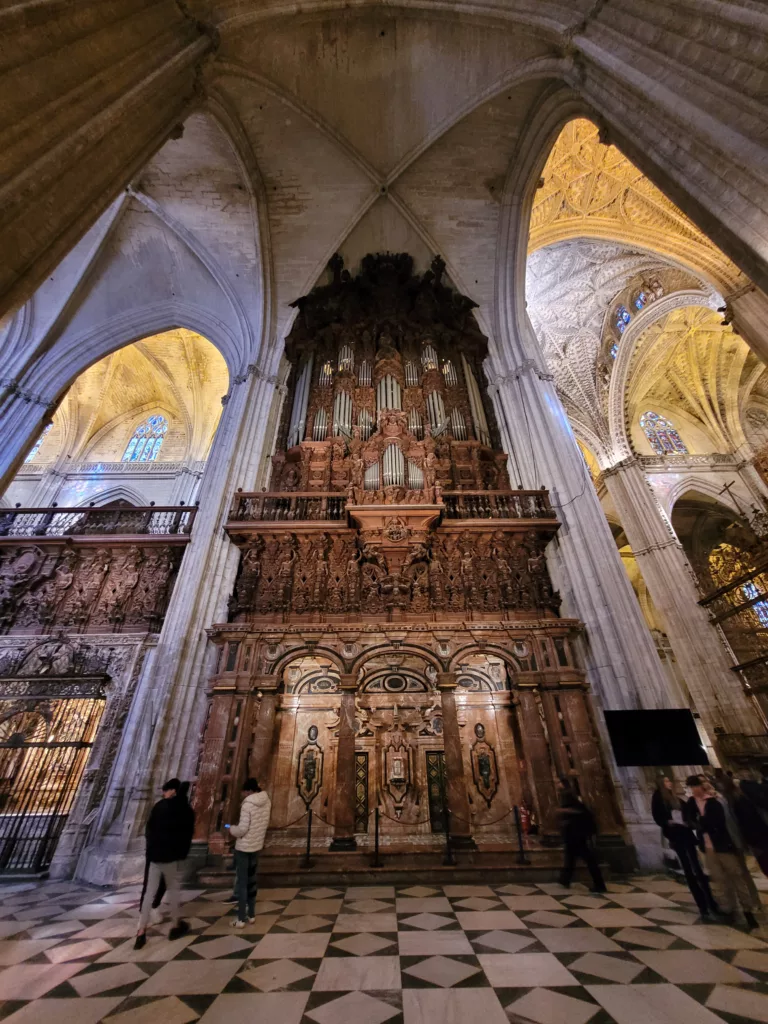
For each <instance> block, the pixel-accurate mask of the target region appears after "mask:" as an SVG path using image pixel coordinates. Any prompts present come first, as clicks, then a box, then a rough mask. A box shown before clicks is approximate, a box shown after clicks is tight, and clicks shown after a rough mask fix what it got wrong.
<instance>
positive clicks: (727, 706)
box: [603, 458, 764, 743]
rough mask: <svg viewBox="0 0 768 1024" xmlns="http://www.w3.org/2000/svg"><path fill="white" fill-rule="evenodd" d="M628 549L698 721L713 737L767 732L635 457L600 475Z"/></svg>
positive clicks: (675, 537) (668, 522)
mask: <svg viewBox="0 0 768 1024" xmlns="http://www.w3.org/2000/svg"><path fill="white" fill-rule="evenodd" d="M603 479H604V480H605V486H606V488H607V489H608V493H609V494H610V496H611V498H612V499H613V502H614V505H615V507H616V511H617V513H618V515H619V519H620V521H621V525H622V526H623V527H624V531H625V533H626V535H627V540H628V541H629V543H630V546H631V548H632V553H633V554H634V556H635V559H636V560H637V564H638V567H639V569H640V572H641V573H642V574H643V579H644V580H645V583H646V585H647V587H648V592H649V593H650V595H651V598H652V599H653V603H654V605H655V606H656V608H657V609H658V612H659V615H660V616H661V617H662V620H663V622H664V628H665V632H666V634H667V636H668V637H669V642H670V644H671V645H672V650H673V651H674V652H675V658H676V659H677V663H678V665H679V666H680V669H681V671H682V673H683V676H684V677H685V682H686V684H687V686H688V690H689V692H690V694H691V697H692V699H693V703H694V705H695V709H696V711H697V712H698V713H699V715H700V717H701V722H702V725H703V726H704V728H705V729H706V730H707V732H708V734H709V736H710V738H711V739H712V741H713V742H715V743H716V742H717V736H718V734H722V733H723V732H725V733H729V734H737V735H738V734H740V735H748V736H749V735H757V734H760V735H763V733H764V729H763V728H762V725H761V723H760V720H759V718H758V715H757V712H756V711H755V709H754V707H753V705H752V702H751V700H750V699H749V697H748V696H747V695H746V693H745V692H744V689H743V687H742V684H741V681H740V680H739V678H738V676H737V675H736V674H735V673H734V672H732V671H731V665H732V660H731V658H730V656H729V654H728V652H727V651H726V648H725V646H724V644H723V642H722V640H721V639H720V636H719V635H718V633H717V631H716V630H715V629H714V627H713V626H712V625H711V624H710V622H709V619H708V617H707V613H706V612H705V611H704V609H703V608H701V607H700V605H699V604H698V600H699V593H698V590H697V587H696V584H695V577H694V574H693V570H692V569H691V566H690V563H689V562H688V559H687V558H686V556H685V553H684V552H683V549H682V546H681V544H680V542H679V540H678V539H677V536H676V534H675V532H674V530H673V529H672V524H671V523H670V521H669V519H668V518H667V516H666V514H665V513H664V511H663V509H662V508H661V506H660V505H659V503H658V501H657V500H656V496H655V494H654V493H653V490H652V488H651V486H650V484H649V483H648V480H647V479H646V476H645V473H644V471H643V468H642V466H641V465H640V464H639V463H638V461H637V460H636V459H634V458H630V459H625V460H624V461H623V462H620V463H618V464H617V465H616V466H612V467H611V468H610V469H607V470H605V471H604V472H603Z"/></svg>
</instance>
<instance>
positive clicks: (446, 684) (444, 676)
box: [437, 672, 458, 692]
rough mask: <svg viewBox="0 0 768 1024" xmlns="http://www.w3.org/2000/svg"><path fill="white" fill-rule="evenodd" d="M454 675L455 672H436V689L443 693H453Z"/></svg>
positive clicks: (454, 687) (454, 686) (455, 684)
mask: <svg viewBox="0 0 768 1024" xmlns="http://www.w3.org/2000/svg"><path fill="white" fill-rule="evenodd" d="M457 685H458V684H457V683H456V673H455V672H438V673H437V688H438V690H441V691H443V692H445V691H453V690H455V689H456V686H457Z"/></svg>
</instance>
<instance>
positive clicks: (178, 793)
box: [133, 779, 195, 949]
mask: <svg viewBox="0 0 768 1024" xmlns="http://www.w3.org/2000/svg"><path fill="white" fill-rule="evenodd" d="M194 828H195V812H194V811H193V810H192V808H191V807H190V806H189V801H188V800H187V796H186V789H185V788H183V787H182V783H181V782H180V781H179V780H178V779H169V780H168V782H166V783H165V785H164V786H163V798H162V800H158V802H157V803H156V804H155V806H154V807H153V808H152V811H151V813H150V815H149V820H148V821H147V828H146V836H147V860H148V861H149V873H148V876H147V887H146V892H145V895H144V899H143V900H142V902H141V915H140V917H139V931H138V934H137V936H136V941H135V943H134V947H133V948H134V949H142V948H143V947H144V945H145V944H146V941H147V934H146V933H147V925H148V924H149V917H150V912H151V909H152V897H153V895H154V894H155V893H156V892H157V888H158V885H159V884H160V880H161V879H163V880H164V881H165V884H166V887H167V892H168V903H169V906H170V912H171V931H170V933H169V936H168V937H169V938H170V939H171V940H173V939H180V938H181V937H182V935H185V934H186V933H187V932H188V931H189V925H188V924H187V922H186V921H182V920H181V919H180V918H179V885H180V881H181V862H182V861H183V860H186V858H187V856H188V854H189V849H190V847H191V845H192V833H193V832H194Z"/></svg>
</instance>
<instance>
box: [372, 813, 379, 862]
mask: <svg viewBox="0 0 768 1024" xmlns="http://www.w3.org/2000/svg"><path fill="white" fill-rule="evenodd" d="M372 866H373V867H374V868H380V867H381V861H380V860H379V808H378V807H376V808H375V809H374V812H373V865H372Z"/></svg>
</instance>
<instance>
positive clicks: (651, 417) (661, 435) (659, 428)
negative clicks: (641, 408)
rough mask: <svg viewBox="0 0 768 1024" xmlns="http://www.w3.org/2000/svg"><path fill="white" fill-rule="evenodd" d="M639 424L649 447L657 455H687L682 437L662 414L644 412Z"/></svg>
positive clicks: (649, 411)
mask: <svg viewBox="0 0 768 1024" xmlns="http://www.w3.org/2000/svg"><path fill="white" fill-rule="evenodd" d="M640 426H641V427H642V429H643V433H644V434H645V436H646V437H647V438H648V441H649V442H650V445H651V448H653V450H654V451H655V452H656V454H657V455H687V454H688V449H687V448H686V446H685V444H684V442H683V439H682V438H681V437H680V435H679V434H678V432H677V431H676V430H675V428H674V427H673V426H672V424H671V423H670V422H669V420H667V419H665V418H664V417H663V416H660V415H659V414H658V413H657V412H652V411H651V410H650V409H649V410H648V412H644V413H643V415H642V416H641V417H640Z"/></svg>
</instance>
